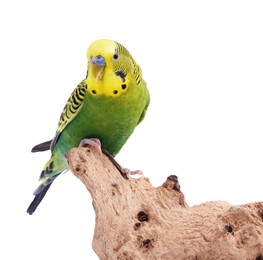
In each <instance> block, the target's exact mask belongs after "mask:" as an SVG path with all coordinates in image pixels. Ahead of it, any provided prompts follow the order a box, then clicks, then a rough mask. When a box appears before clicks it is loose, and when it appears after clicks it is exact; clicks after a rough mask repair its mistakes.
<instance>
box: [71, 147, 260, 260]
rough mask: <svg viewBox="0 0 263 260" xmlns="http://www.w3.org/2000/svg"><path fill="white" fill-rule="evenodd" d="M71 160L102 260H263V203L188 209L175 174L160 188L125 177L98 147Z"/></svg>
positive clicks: (210, 204)
mask: <svg viewBox="0 0 263 260" xmlns="http://www.w3.org/2000/svg"><path fill="white" fill-rule="evenodd" d="M66 156H67V159H68V162H69V165H70V168H71V170H72V172H73V173H74V174H75V175H76V176H77V177H78V178H79V179H80V180H81V181H82V182H83V184H84V185H85V186H86V188H87V189H88V191H89V192H90V194H91V196H92V199H93V207H94V210H95V213H96V225H95V230H94V237H93V243H92V247H93V250H94V251H95V252H96V254H97V255H98V256H99V258H100V259H101V260H104V259H105V260H106V259H107V260H109V259H118V260H122V259H125V260H137V259H140V260H148V259H149V260H154V259H160V260H165V259H176V260H177V259H178V260H183V259H193V260H194V259H195V260H197V259H198V260H210V259H211V260H214V259H225V260H234V259H239V260H241V259H244V260H245V259H246V260H250V259H251V260H263V202H256V203H250V204H246V205H240V206H233V205H230V204H229V203H228V202H224V201H212V202H205V203H202V204H201V205H198V206H193V207H189V206H187V204H186V202H185V198H184V195H183V193H182V192H181V190H180V185H179V183H178V180H177V177H176V176H174V175H172V176H169V177H168V178H167V180H166V181H165V182H164V184H162V185H161V186H159V187H156V188H155V187H153V186H152V185H151V183H150V181H149V179H148V178H145V177H141V178H139V179H135V178H128V179H125V178H123V176H121V174H120V172H119V171H118V170H117V168H116V167H115V166H114V165H113V164H112V162H111V161H110V160H109V158H108V157H107V156H106V155H105V154H103V153H102V154H100V153H99V152H98V151H97V150H96V149H94V148H93V147H83V148H74V149H72V150H71V151H70V152H68V153H67V154H66ZM87 221H89V220H88V219H87ZM87 259H88V256H87Z"/></svg>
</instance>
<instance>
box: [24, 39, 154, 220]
mask: <svg viewBox="0 0 263 260" xmlns="http://www.w3.org/2000/svg"><path fill="white" fill-rule="evenodd" d="M87 59H88V70H87V76H86V78H85V79H84V80H83V81H81V82H80V84H79V85H78V86H77V87H76V88H75V90H74V91H73V93H72V94H71V96H70V98H69V99H68V101H67V103H66V105H65V107H64V109H63V111H62V114H61V116H60V120H59V123H58V127H57V130H56V134H55V137H54V138H53V139H52V140H51V141H48V142H44V143H41V144H39V145H36V146H35V147H34V148H33V149H32V152H38V151H46V150H49V149H51V158H50V159H49V161H48V162H47V163H46V165H45V166H44V169H43V171H42V172H41V175H40V182H41V184H40V185H39V186H38V188H37V189H36V190H35V191H34V195H35V198H34V200H33V201H32V203H31V204H30V206H29V207H28V209H27V212H28V213H29V214H30V215H31V214H33V213H34V211H35V210H36V208H37V207H38V205H39V204H40V202H41V201H42V199H43V198H44V196H45V194H46V192H47V191H48V189H49V188H50V186H51V184H52V183H53V181H54V180H55V179H56V177H58V176H59V175H60V174H61V173H63V172H65V171H67V170H68V169H69V166H68V164H67V160H66V158H65V153H66V152H67V151H69V150H70V149H71V148H73V147H78V146H79V144H83V143H89V144H91V145H95V146H100V145H101V148H102V149H103V150H104V151H107V152H108V153H109V154H110V155H111V156H112V157H114V156H115V155H116V154H117V153H118V152H119V151H120V149H121V148H122V146H123V145H124V144H125V142H126V141H127V139H128V138H129V136H130V135H131V134H132V132H133V131H134V129H135V127H136V126H137V125H138V124H139V123H140V122H141V121H142V120H143V118H144V116H145V113H146V111H147V107H148V105H149V102H150V96H149V92H148V89H147V87H146V83H145V81H144V80H143V78H142V72H141V68H140V67H139V66H138V65H137V64H136V62H135V61H134V59H133V58H132V56H131V55H130V53H129V52H128V51H127V49H126V48H125V47H124V46H122V45H121V44H119V43H117V42H115V41H111V40H105V39H103V40H97V41H95V42H93V43H92V44H91V45H90V46H89V48H88V50H87Z"/></svg>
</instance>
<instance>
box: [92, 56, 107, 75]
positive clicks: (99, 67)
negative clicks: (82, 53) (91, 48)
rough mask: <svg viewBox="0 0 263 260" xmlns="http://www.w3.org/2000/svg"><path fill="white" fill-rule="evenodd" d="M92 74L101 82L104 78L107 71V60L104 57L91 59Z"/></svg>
mask: <svg viewBox="0 0 263 260" xmlns="http://www.w3.org/2000/svg"><path fill="white" fill-rule="evenodd" d="M90 65H91V72H92V75H93V77H94V78H95V79H96V80H100V79H102V77H103V73H104V69H105V65H106V63H105V60H104V58H103V57H102V56H100V55H99V56H96V57H90Z"/></svg>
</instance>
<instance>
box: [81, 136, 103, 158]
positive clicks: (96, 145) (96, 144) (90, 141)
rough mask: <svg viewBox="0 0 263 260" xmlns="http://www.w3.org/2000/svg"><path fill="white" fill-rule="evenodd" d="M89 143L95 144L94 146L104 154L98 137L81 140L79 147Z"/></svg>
mask: <svg viewBox="0 0 263 260" xmlns="http://www.w3.org/2000/svg"><path fill="white" fill-rule="evenodd" d="M87 145H90V146H93V147H94V148H96V150H97V151H98V152H99V154H102V150H101V142H100V140H99V139H97V138H89V139H88V138H85V139H83V140H81V142H80V143H79V147H86V146H87Z"/></svg>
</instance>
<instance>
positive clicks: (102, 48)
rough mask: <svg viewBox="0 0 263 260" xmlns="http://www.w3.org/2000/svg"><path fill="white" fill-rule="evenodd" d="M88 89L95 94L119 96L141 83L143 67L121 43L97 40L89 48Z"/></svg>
mask: <svg viewBox="0 0 263 260" xmlns="http://www.w3.org/2000/svg"><path fill="white" fill-rule="evenodd" d="M87 59H88V73H87V84H88V91H89V93H90V94H91V95H94V96H100V95H105V96H113V97H118V96H120V95H122V94H123V93H125V92H126V91H127V90H128V89H129V88H132V87H133V86H135V85H138V84H140V82H141V80H142V75H141V69H140V67H139V66H138V65H137V64H136V63H135V61H134V60H133V58H132V56H131V55H130V53H129V52H128V51H127V49H126V48H125V47H124V46H122V45H121V44H119V43H117V42H115V41H111V40H105V39H103V40H97V41H95V42H93V43H92V44H91V45H90V46H89V48H88V50H87Z"/></svg>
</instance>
